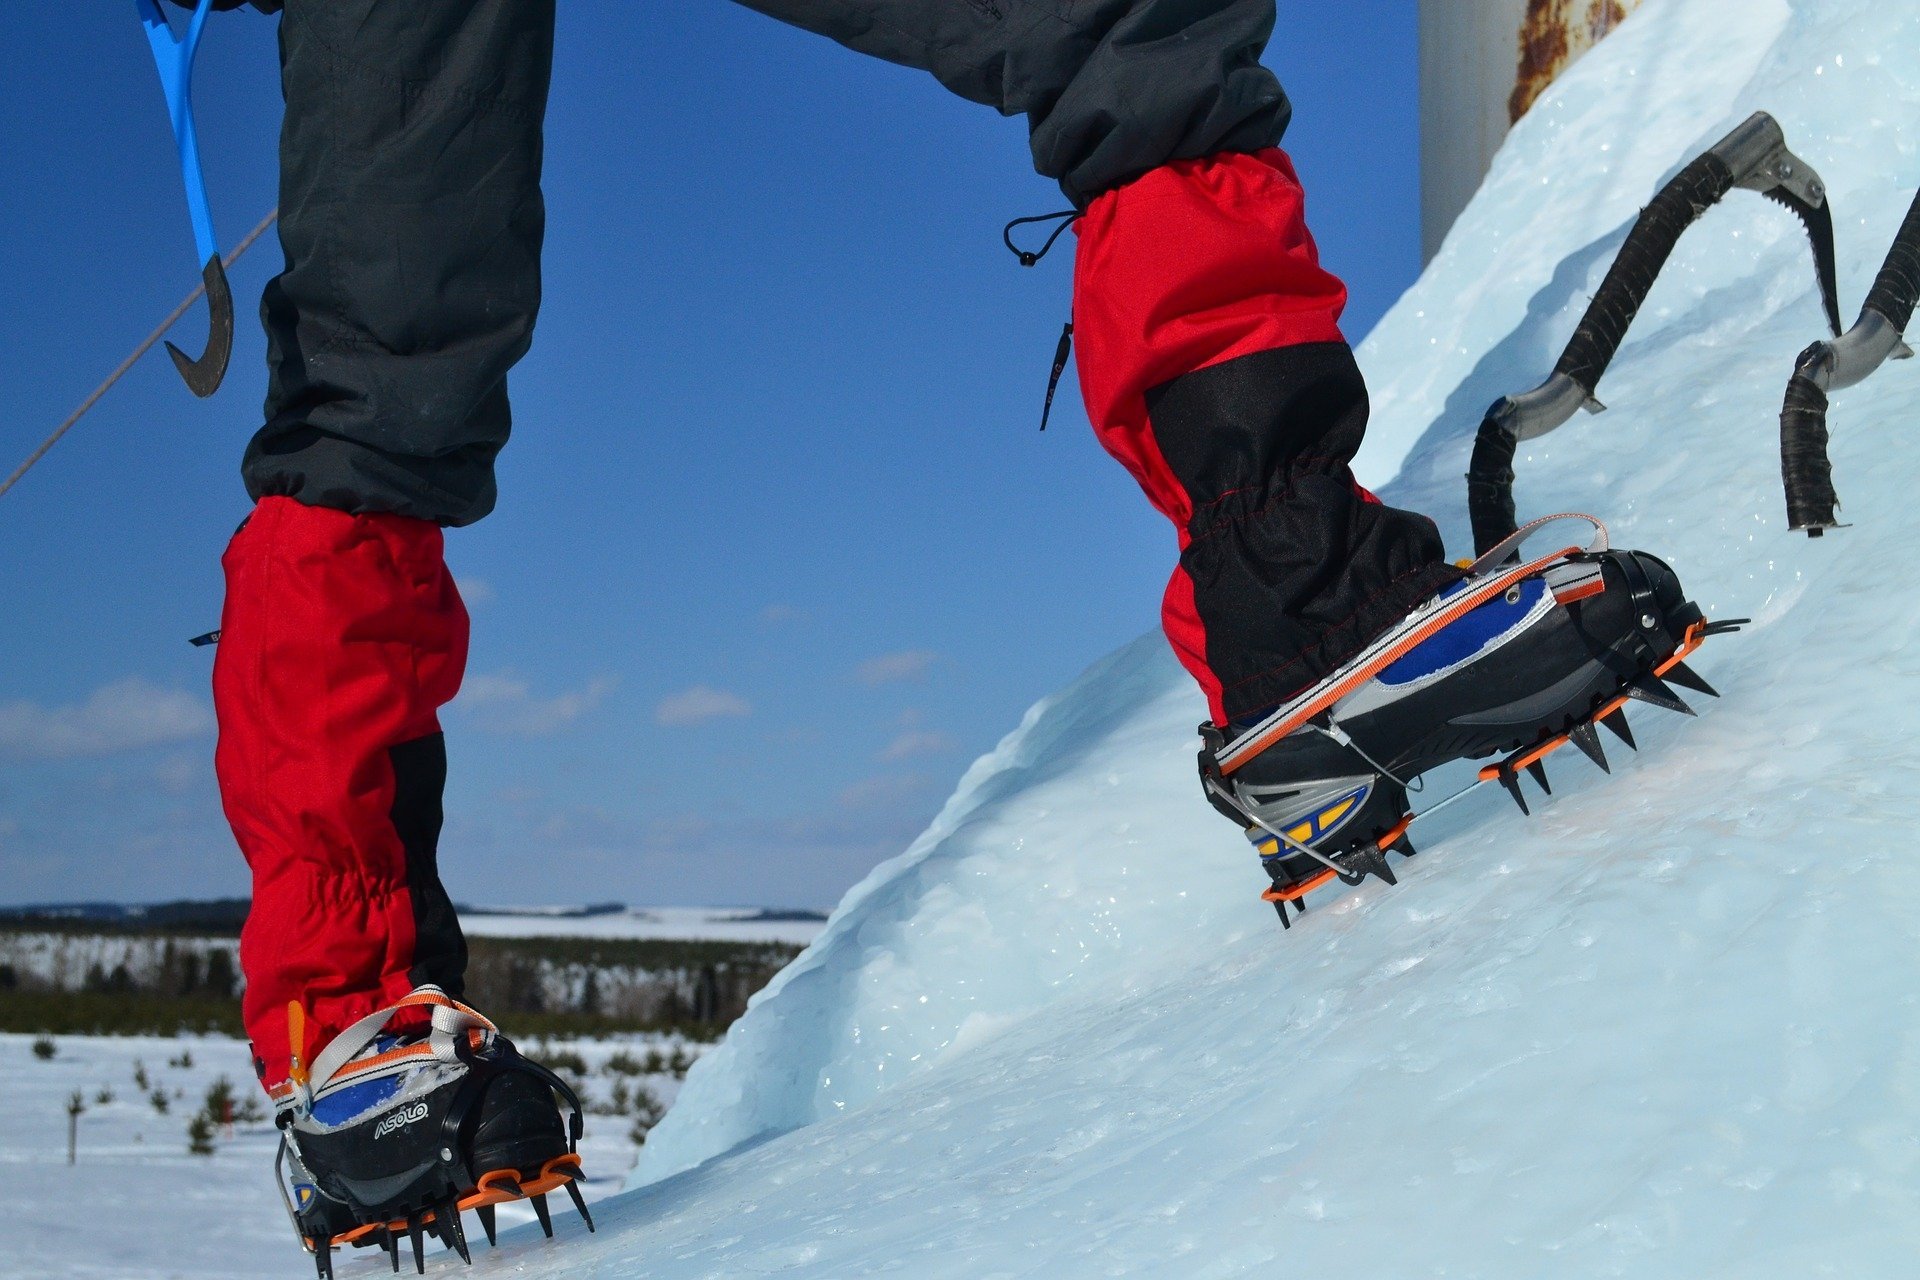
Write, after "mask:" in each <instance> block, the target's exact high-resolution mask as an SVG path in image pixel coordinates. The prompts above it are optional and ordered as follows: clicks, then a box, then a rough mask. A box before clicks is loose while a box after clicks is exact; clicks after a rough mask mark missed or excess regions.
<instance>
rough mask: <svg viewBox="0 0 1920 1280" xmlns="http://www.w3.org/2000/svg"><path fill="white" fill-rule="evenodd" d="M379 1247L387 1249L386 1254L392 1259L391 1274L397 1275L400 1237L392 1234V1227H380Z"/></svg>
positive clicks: (398, 1271) (398, 1270)
mask: <svg viewBox="0 0 1920 1280" xmlns="http://www.w3.org/2000/svg"><path fill="white" fill-rule="evenodd" d="M380 1247H381V1248H382V1249H385V1250H386V1251H387V1256H388V1257H389V1258H391V1259H392V1260H393V1274H395V1275H399V1274H400V1237H399V1236H396V1235H395V1234H393V1228H391V1227H382V1228H380Z"/></svg>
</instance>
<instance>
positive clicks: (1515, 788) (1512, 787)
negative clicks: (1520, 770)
mask: <svg viewBox="0 0 1920 1280" xmlns="http://www.w3.org/2000/svg"><path fill="white" fill-rule="evenodd" d="M1500 785H1501V786H1503V787H1505V788H1506V789H1507V794H1508V795H1510V796H1512V797H1513V802H1514V803H1515V804H1517V805H1519V806H1520V812H1522V813H1524V814H1526V815H1527V816H1528V817H1532V816H1533V810H1531V809H1529V808H1527V798H1526V796H1525V795H1523V794H1521V791H1520V778H1519V776H1518V775H1517V774H1515V773H1514V771H1513V770H1512V769H1511V768H1509V767H1508V766H1506V765H1501V766H1500Z"/></svg>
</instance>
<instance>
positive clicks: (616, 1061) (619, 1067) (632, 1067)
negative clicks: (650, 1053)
mask: <svg viewBox="0 0 1920 1280" xmlns="http://www.w3.org/2000/svg"><path fill="white" fill-rule="evenodd" d="M607 1070H608V1071H611V1072H613V1074H615V1075H617V1076H637V1075H640V1074H642V1073H643V1072H644V1071H645V1070H646V1068H645V1067H643V1066H641V1065H640V1060H639V1059H638V1058H636V1057H634V1056H633V1055H632V1054H630V1053H628V1052H627V1051H626V1050H625V1049H622V1050H621V1051H620V1052H618V1053H616V1054H614V1055H613V1056H612V1057H611V1058H608V1059H607Z"/></svg>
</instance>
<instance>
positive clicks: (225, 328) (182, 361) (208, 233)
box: [133, 0, 233, 397]
mask: <svg viewBox="0 0 1920 1280" xmlns="http://www.w3.org/2000/svg"><path fill="white" fill-rule="evenodd" d="M133 3H134V7H135V8H136V9H138V10H139V11H140V23H141V25H142V26H144V27H145V28H146V29H147V43H148V44H149V45H150V46H151V47H152V49H153V61H154V65H155V66H157V67H158V68H159V69H160V85H161V88H163V89H164V90H165V91H166V95H167V113H168V115H169V116H170V117H171V118H172V120H173V141H174V145H175V147H176V148H177V149H178V151H179V154H180V177H181V180H182V181H183V182H184V183H185V185H186V188H187V213H188V215H189V216H190V217H191V218H192V219H193V238H194V242H195V245H196V246H197V247H198V249H199V251H200V261H201V263H202V264H203V265H202V266H201V268H200V279H201V280H202V282H204V283H205V285H206V288H207V318H208V323H209V329H208V333H207V346H206V350H205V351H203V352H202V353H201V355H200V358H199V359H197V360H196V359H194V358H192V357H190V356H188V355H187V353H186V352H184V351H182V350H180V348H178V347H176V346H174V345H173V344H172V343H171V342H169V343H167V354H168V355H170V356H172V357H173V367H174V368H176V369H178V370H179V371H180V376H181V377H182V378H183V379H185V381H186V384H187V389H188V390H189V391H191V392H193V394H195V395H196V396H201V397H206V396H210V395H212V394H213V393H214V392H215V391H217V390H219V388H220V380H221V379H222V378H224V377H226V374H227V361H228V360H229V359H231V358H232V356H233V292H232V290H231V289H229V288H228V287H227V270H226V267H225V266H224V265H223V264H222V263H221V261H220V244H219V241H218V240H216V239H215V238H214V234H213V213H212V211H211V210H210V209H209V208H208V207H207V184H206V180H205V179H204V178H203V177H202V176H201V173H200V143H199V140H198V138H197V137H196V136H195V133H194V128H193V55H194V54H195V53H196V52H198V51H199V48H200V32H201V30H202V28H204V27H205V26H206V22H207V14H208V13H210V12H212V10H213V0H200V2H199V4H198V5H197V6H196V7H195V9H194V11H193V16H192V17H191V18H189V19H188V20H187V31H186V34H185V35H184V36H175V35H174V33H173V28H172V26H170V25H169V24H168V22H167V18H166V15H165V14H164V13H162V12H161V11H160V5H159V0H133Z"/></svg>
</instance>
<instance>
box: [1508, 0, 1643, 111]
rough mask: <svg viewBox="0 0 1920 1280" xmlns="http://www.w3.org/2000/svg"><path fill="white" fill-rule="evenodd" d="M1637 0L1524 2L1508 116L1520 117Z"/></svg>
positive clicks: (1631, 8)
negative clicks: (1525, 3) (1518, 53)
mask: <svg viewBox="0 0 1920 1280" xmlns="http://www.w3.org/2000/svg"><path fill="white" fill-rule="evenodd" d="M1639 5H1640V0H1527V13H1526V18H1525V19H1524V20H1523V22H1522V23H1521V26H1520V65H1519V68H1518V71H1517V72H1516V74H1515V76H1514V84H1513V93H1512V95H1511V96H1510V97H1509V98H1508V99H1507V116H1508V118H1509V119H1510V120H1515V121H1517V120H1519V119H1520V117H1521V116H1523V115H1525V114H1526V113H1527V108H1529V107H1531V106H1532V105H1533V103H1534V100H1535V99H1536V98H1538V97H1539V96H1540V95H1541V94H1542V93H1545V92H1546V91H1547V87H1548V86H1549V85H1551V84H1552V83H1553V82H1554V81H1555V80H1556V79H1558V78H1559V76H1560V73H1561V72H1563V71H1565V70H1566V69H1567V68H1568V67H1570V66H1572V65H1573V63H1574V62H1575V61H1576V60H1577V59H1578V58H1579V57H1580V55H1581V54H1583V53H1585V52H1586V51H1587V50H1589V49H1591V48H1593V46H1594V45H1596V44H1598V43H1600V41H1601V40H1603V39H1604V38H1605V37H1606V34H1607V33H1608V32H1609V31H1611V30H1613V29H1614V28H1615V27H1617V26H1619V25H1620V23H1621V22H1623V21H1625V19H1626V17H1627V15H1628V14H1629V13H1631V12H1633V10H1635V9H1636V8H1638V7H1639Z"/></svg>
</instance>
